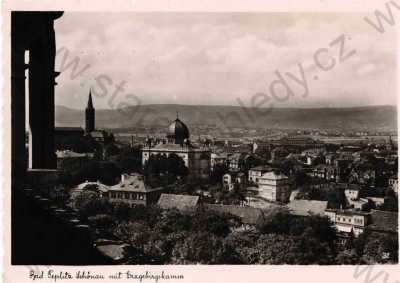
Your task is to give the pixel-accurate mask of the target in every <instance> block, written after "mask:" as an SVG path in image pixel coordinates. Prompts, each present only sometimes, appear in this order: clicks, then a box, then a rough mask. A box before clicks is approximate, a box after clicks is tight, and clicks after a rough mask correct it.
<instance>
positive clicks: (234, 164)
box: [227, 153, 243, 171]
mask: <svg viewBox="0 0 400 283" xmlns="http://www.w3.org/2000/svg"><path fill="white" fill-rule="evenodd" d="M242 163H243V154H242V153H232V154H228V158H227V164H228V167H229V170H232V171H237V170H240V167H241V165H242Z"/></svg>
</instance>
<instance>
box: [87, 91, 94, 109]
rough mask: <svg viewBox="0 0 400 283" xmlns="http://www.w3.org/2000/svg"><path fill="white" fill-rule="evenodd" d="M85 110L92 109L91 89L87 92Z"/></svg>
mask: <svg viewBox="0 0 400 283" xmlns="http://www.w3.org/2000/svg"><path fill="white" fill-rule="evenodd" d="M87 108H90V109H92V108H94V107H93V101H92V89H90V90H89V100H88V103H87Z"/></svg>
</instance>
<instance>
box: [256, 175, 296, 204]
mask: <svg viewBox="0 0 400 283" xmlns="http://www.w3.org/2000/svg"><path fill="white" fill-rule="evenodd" d="M256 184H257V187H258V195H259V196H260V197H263V198H265V199H267V200H270V201H278V202H288V201H289V198H290V192H291V183H290V180H289V178H288V177H287V176H286V175H284V174H282V173H280V172H274V171H270V172H266V173H264V174H262V175H261V176H260V177H259V178H258V181H257V182H256Z"/></svg>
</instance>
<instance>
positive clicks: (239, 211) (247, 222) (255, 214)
mask: <svg viewBox="0 0 400 283" xmlns="http://www.w3.org/2000/svg"><path fill="white" fill-rule="evenodd" d="M203 207H204V208H205V209H206V210H209V211H214V212H217V213H228V214H232V215H234V216H237V217H238V218H240V220H241V222H242V226H241V228H240V229H241V230H249V229H253V228H254V227H255V225H256V224H257V221H258V220H259V219H261V218H263V217H264V213H263V211H262V210H261V209H259V208H254V207H248V206H238V205H220V204H203Z"/></svg>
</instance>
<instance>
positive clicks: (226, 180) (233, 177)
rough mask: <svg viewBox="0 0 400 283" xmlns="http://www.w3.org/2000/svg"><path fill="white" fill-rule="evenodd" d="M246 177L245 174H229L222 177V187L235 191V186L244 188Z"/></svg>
mask: <svg viewBox="0 0 400 283" xmlns="http://www.w3.org/2000/svg"><path fill="white" fill-rule="evenodd" d="M245 183H246V175H245V174H244V173H243V172H229V173H226V174H224V175H223V176H222V185H223V186H224V187H225V188H227V189H228V190H233V188H234V186H235V185H239V186H243V185H244V184H245Z"/></svg>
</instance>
